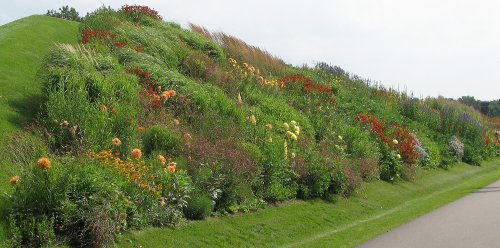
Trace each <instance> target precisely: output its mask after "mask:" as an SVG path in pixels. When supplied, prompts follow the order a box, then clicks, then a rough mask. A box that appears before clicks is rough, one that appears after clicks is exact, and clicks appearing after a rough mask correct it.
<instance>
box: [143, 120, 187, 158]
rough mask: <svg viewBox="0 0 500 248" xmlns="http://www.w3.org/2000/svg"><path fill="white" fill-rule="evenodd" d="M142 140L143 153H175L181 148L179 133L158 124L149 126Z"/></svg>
mask: <svg viewBox="0 0 500 248" xmlns="http://www.w3.org/2000/svg"><path fill="white" fill-rule="evenodd" d="M142 141H143V144H144V154H146V155H150V154H152V153H153V152H155V151H156V152H160V153H162V154H169V155H177V154H178V153H179V152H180V150H181V149H182V138H181V135H180V134H179V133H177V132H174V131H173V130H171V129H169V128H166V127H162V126H159V125H155V126H153V127H151V128H149V129H148V130H147V131H146V133H145V134H144V137H143V138H142Z"/></svg>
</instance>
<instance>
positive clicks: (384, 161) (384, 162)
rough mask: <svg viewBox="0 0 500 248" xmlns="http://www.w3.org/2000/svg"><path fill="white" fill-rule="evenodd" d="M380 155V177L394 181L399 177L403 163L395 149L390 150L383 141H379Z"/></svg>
mask: <svg viewBox="0 0 500 248" xmlns="http://www.w3.org/2000/svg"><path fill="white" fill-rule="evenodd" d="M381 151H382V157H381V159H380V179H382V180H384V181H388V182H394V181H396V180H398V179H399V178H401V169H402V166H403V163H402V161H401V159H400V158H398V157H397V154H396V152H395V151H393V150H390V149H389V147H388V146H387V145H386V144H385V143H381Z"/></svg>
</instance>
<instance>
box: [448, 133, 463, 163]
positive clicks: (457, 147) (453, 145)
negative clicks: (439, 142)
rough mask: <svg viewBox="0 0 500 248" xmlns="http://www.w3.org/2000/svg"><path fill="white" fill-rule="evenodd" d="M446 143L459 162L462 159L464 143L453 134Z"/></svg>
mask: <svg viewBox="0 0 500 248" xmlns="http://www.w3.org/2000/svg"><path fill="white" fill-rule="evenodd" d="M448 145H449V147H450V150H451V151H452V152H453V155H454V156H455V158H456V160H457V161H459V162H460V161H462V158H463V156H464V144H463V143H462V142H461V141H460V140H459V139H458V138H457V136H453V137H452V138H451V140H450V142H449V143H448Z"/></svg>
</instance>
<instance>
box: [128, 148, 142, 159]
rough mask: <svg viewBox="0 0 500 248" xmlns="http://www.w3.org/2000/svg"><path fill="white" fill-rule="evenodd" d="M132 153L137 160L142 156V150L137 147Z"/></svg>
mask: <svg viewBox="0 0 500 248" xmlns="http://www.w3.org/2000/svg"><path fill="white" fill-rule="evenodd" d="M130 155H132V157H133V158H134V159H136V160H139V159H140V158H141V157H142V152H141V150H140V149H138V148H135V149H133V150H132V151H131V152H130Z"/></svg>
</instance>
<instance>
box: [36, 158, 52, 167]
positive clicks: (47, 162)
mask: <svg viewBox="0 0 500 248" xmlns="http://www.w3.org/2000/svg"><path fill="white" fill-rule="evenodd" d="M37 164H38V167H40V168H42V169H44V170H48V169H50V167H52V163H51V162H50V160H49V159H48V158H46V157H41V158H40V159H38V162H37Z"/></svg>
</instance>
